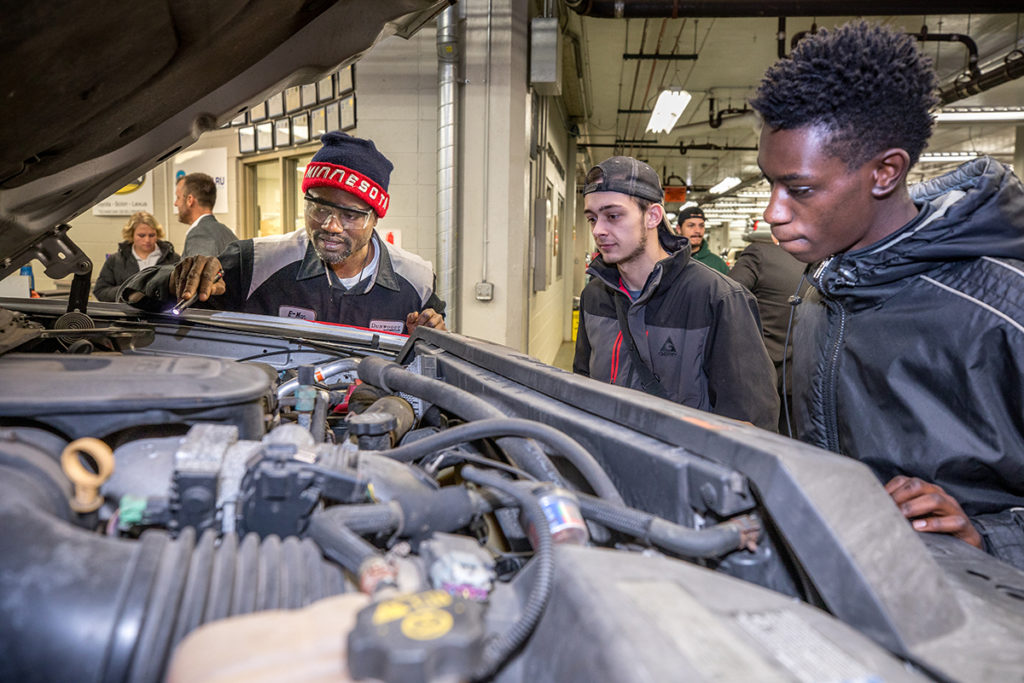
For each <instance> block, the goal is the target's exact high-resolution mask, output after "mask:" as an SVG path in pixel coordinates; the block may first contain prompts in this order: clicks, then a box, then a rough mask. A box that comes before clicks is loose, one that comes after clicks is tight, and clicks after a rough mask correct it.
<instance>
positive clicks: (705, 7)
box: [563, 0, 1015, 19]
mask: <svg viewBox="0 0 1024 683" xmlns="http://www.w3.org/2000/svg"><path fill="white" fill-rule="evenodd" d="M563 2H564V3H565V6H566V7H568V8H569V9H571V10H573V11H574V12H576V13H577V14H581V15H583V16H588V17H603V18H608V19H629V18H653V17H786V16H789V17H846V16H868V15H874V14H962V13H963V12H964V3H963V2H956V1H950V0H935V1H934V2H926V1H921V0H918V1H906V0H905V1H904V2H880V1H879V0H861V1H860V2H856V1H851V2H843V1H841V0H824V1H821V2H817V1H809V0H789V1H788V2H758V1H757V0H750V1H748V2H736V1H733V0H711V1H709V2H683V0H629V1H628V2H627V1H626V0H563ZM970 11H971V12H972V13H975V14H1011V13H1014V12H1015V10H1014V9H1012V3H1007V2H1005V0H983V1H980V2H974V3H971V6H970Z"/></svg>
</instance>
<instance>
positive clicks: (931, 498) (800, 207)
mask: <svg viewBox="0 0 1024 683" xmlns="http://www.w3.org/2000/svg"><path fill="white" fill-rule="evenodd" d="M935 89H936V78H935V74H934V72H933V70H932V68H931V65H930V63H929V61H928V60H927V59H926V58H925V57H923V56H922V55H921V54H920V53H919V52H918V50H917V46H916V44H915V42H914V40H913V38H911V37H909V36H906V35H904V34H901V33H898V32H896V31H893V30H891V29H887V28H883V27H879V26H872V25H868V24H865V23H857V24H849V25H846V26H842V27H839V28H837V29H835V30H834V31H821V32H819V33H817V34H815V35H811V36H809V37H807V38H805V39H804V40H802V41H801V42H800V43H799V44H798V45H797V47H796V48H795V49H794V51H793V54H792V55H791V56H790V57H789V58H787V59H783V60H781V61H780V62H778V63H776V64H775V66H773V67H771V68H770V69H769V70H768V72H767V74H766V76H765V79H764V81H762V83H761V86H760V89H759V90H758V92H757V95H756V97H755V98H754V100H753V101H752V102H751V104H752V105H753V107H754V109H756V110H757V111H758V112H759V113H760V114H761V116H762V118H763V119H764V128H763V130H762V132H761V144H760V152H759V154H758V160H759V163H760V165H761V169H762V170H763V171H764V174H765V177H766V178H767V179H768V181H769V183H770V184H771V199H770V200H769V204H768V208H767V209H766V210H765V213H764V217H765V220H766V221H768V223H770V224H771V226H772V234H774V235H775V237H776V238H778V240H779V242H780V244H781V246H782V248H783V249H785V250H786V251H788V252H789V253H790V254H792V255H793V256H795V257H796V258H797V259H799V260H800V261H803V262H805V263H815V262H819V261H820V265H819V266H817V268H816V269H815V270H814V272H813V276H812V278H811V281H812V285H813V286H814V291H812V294H811V295H810V296H808V297H806V298H805V300H804V302H803V303H802V304H801V305H800V306H799V307H798V309H797V324H796V333H795V343H794V351H793V361H794V368H793V376H794V394H795V400H796V403H797V410H796V419H797V430H798V432H799V436H800V438H801V439H802V440H804V441H807V442H810V443H813V444H815V445H818V446H821V447H823V448H827V449H829V450H832V451H835V452H837V453H844V454H846V455H849V456H852V457H854V458H857V459H858V460H860V461H862V462H864V463H865V464H867V465H868V466H869V467H871V468H872V470H873V471H874V472H875V474H876V475H877V476H878V477H879V479H880V480H881V481H882V482H885V487H886V490H887V491H888V492H889V494H890V495H891V496H892V498H893V500H894V501H895V503H896V504H897V505H898V506H899V509H900V511H901V512H902V513H903V515H904V516H905V517H906V518H907V519H909V520H911V523H912V525H913V527H914V528H915V529H917V530H918V531H921V532H930V533H942V534H951V535H953V536H955V537H957V538H959V539H961V540H963V541H965V542H967V543H969V544H971V545H973V546H976V547H978V548H983V549H985V550H987V551H988V552H990V553H991V554H993V555H995V556H997V557H999V558H1002V559H1004V560H1006V561H1008V562H1010V563H1012V564H1015V565H1017V566H1018V567H1021V568H1024V511H1022V507H1021V506H1024V413H1022V409H1021V396H1022V394H1021V386H1022V383H1024V186H1022V185H1021V182H1020V180H1019V179H1018V178H1017V177H1016V176H1014V175H1013V173H1012V172H1011V171H1010V169H1008V168H1007V167H1005V166H1003V165H1002V164H1000V163H999V162H997V161H995V160H993V159H989V158H984V157H983V158H979V159H976V160H974V161H971V162H968V163H967V164H965V165H963V166H961V167H960V168H959V169H957V170H956V171H953V172H952V173H949V174H947V175H945V176H942V177H940V178H936V179H933V180H931V181H928V182H926V183H924V184H922V185H919V186H915V187H913V188H908V186H907V183H906V178H907V172H908V171H909V170H910V168H911V166H913V164H914V163H915V162H916V161H917V159H918V157H919V155H920V154H921V151H922V150H923V149H924V147H925V144H926V143H927V140H928V138H929V136H930V135H931V127H932V108H933V107H934V106H935V104H936V98H935V96H934V92H935Z"/></svg>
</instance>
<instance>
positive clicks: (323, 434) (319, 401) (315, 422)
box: [309, 389, 329, 443]
mask: <svg viewBox="0 0 1024 683" xmlns="http://www.w3.org/2000/svg"><path fill="white" fill-rule="evenodd" d="M328 400H329V396H328V394H327V392H326V391H324V390H323V389H317V392H316V402H315V403H313V419H312V420H310V424H309V431H310V433H312V434H313V439H314V440H316V442H317V443H323V442H324V440H325V439H326V438H327V402H328Z"/></svg>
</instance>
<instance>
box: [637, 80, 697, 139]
mask: <svg viewBox="0 0 1024 683" xmlns="http://www.w3.org/2000/svg"><path fill="white" fill-rule="evenodd" d="M689 103H690V93H688V92H686V91H685V90H662V91H661V94H660V95H658V101H657V102H656V103H655V104H654V111H652V112H651V120H650V121H648V122H647V132H648V133H668V132H671V130H672V128H673V126H675V125H676V121H678V120H679V117H680V116H682V115H683V110H684V109H686V105H688V104H689Z"/></svg>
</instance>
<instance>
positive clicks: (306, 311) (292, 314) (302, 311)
mask: <svg viewBox="0 0 1024 683" xmlns="http://www.w3.org/2000/svg"><path fill="white" fill-rule="evenodd" d="M277 314H278V315H279V316H281V317H282V318H298V319H299V320H316V311H314V310H313V309H311V308H299V307H298V306H281V307H280V308H278V309H277Z"/></svg>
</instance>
